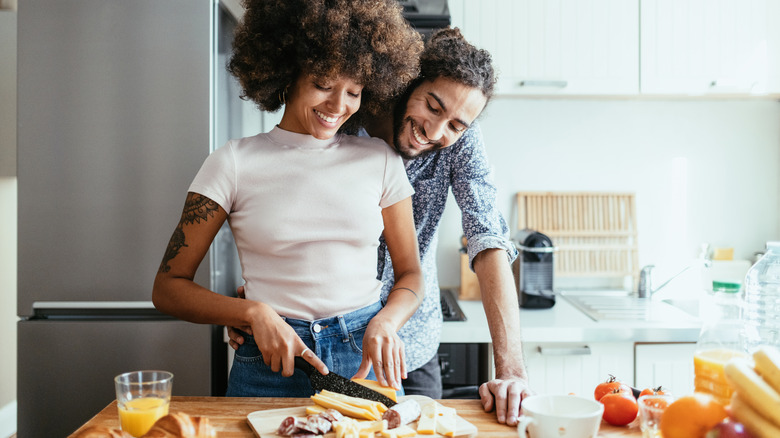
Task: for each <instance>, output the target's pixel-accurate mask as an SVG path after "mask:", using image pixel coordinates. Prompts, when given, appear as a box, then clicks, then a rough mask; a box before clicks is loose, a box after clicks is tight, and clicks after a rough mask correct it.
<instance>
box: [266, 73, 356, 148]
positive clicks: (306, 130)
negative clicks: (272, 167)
mask: <svg viewBox="0 0 780 438" xmlns="http://www.w3.org/2000/svg"><path fill="white" fill-rule="evenodd" d="M362 91H363V86H362V85H360V84H358V83H357V82H355V81H354V80H352V79H348V78H336V79H327V80H325V79H320V78H316V77H314V76H310V75H301V76H300V77H299V78H298V80H297V81H295V83H294V84H293V85H292V86H291V87H290V89H289V92H288V93H287V100H286V104H285V108H284V115H283V116H282V120H281V122H279V127H280V128H282V129H284V130H286V131H291V132H297V133H299V134H309V135H312V136H314V137H315V138H318V139H320V140H327V139H329V138H331V137H333V136H334V135H336V132H338V130H339V128H341V126H342V125H343V124H344V122H346V121H347V119H349V117H350V116H352V115H353V114H355V112H357V110H358V109H360V95H361V92H362Z"/></svg>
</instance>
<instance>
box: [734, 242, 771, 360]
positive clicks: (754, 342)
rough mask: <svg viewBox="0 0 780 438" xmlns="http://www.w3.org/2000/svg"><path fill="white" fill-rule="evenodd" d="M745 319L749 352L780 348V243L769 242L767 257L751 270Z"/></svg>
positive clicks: (742, 314) (746, 288)
mask: <svg viewBox="0 0 780 438" xmlns="http://www.w3.org/2000/svg"><path fill="white" fill-rule="evenodd" d="M741 319H742V322H743V324H744V331H743V336H744V340H743V341H744V344H745V346H746V347H747V350H748V352H751V353H752V352H753V351H755V349H756V348H758V346H760V345H772V346H775V347H777V348H780V242H767V244H766V253H765V254H764V256H763V257H761V258H760V259H759V260H758V261H757V262H756V263H755V264H754V265H753V267H751V268H750V270H748V273H747V275H746V276H745V297H744V303H743V305H742V312H741Z"/></svg>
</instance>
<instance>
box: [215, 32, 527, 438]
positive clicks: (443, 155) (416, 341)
mask: <svg viewBox="0 0 780 438" xmlns="http://www.w3.org/2000/svg"><path fill="white" fill-rule="evenodd" d="M420 65H421V74H420V77H419V78H418V79H416V80H415V81H414V82H413V83H412V84H411V85H410V87H409V89H408V90H407V92H406V93H405V95H404V96H402V98H401V99H400V100H399V102H398V104H397V105H396V107H395V113H394V114H393V116H392V117H389V116H388V117H384V118H376V119H374V120H373V123H368V124H367V126H366V131H367V133H368V134H369V135H371V136H374V137H380V138H383V139H385V141H387V142H388V144H390V145H392V146H393V147H394V148H395V149H396V151H397V152H398V153H399V154H400V155H401V156H402V157H403V158H404V159H405V160H406V172H407V176H408V177H409V180H410V181H411V183H412V185H413V186H414V189H415V194H414V195H413V197H412V203H413V208H414V216H415V226H416V228H417V237H418V241H419V244H420V257H421V261H422V267H423V273H424V274H425V289H426V293H425V299H424V301H423V303H422V304H421V306H420V308H419V309H418V310H417V312H416V313H415V314H414V316H412V318H411V319H410V320H409V321H408V322H407V323H406V325H404V327H403V328H402V329H401V331H400V332H399V336H400V337H401V339H402V340H403V342H404V345H405V359H406V368H407V369H408V370H413V371H409V372H408V378H407V379H406V380H405V381H404V383H403V385H404V390H405V391H406V393H407V394H424V395H428V396H430V397H432V398H441V372H440V368H439V363H438V357H437V351H438V346H439V339H440V333H441V326H442V316H441V310H440V307H439V306H440V297H439V285H438V276H437V270H436V247H437V243H438V239H437V231H438V227H439V224H440V222H441V217H442V214H443V212H444V207H445V203H446V201H447V196H448V191H449V190H450V189H452V193H453V195H454V197H455V200H456V201H457V203H458V206H459V207H460V209H461V213H462V215H463V231H464V234H465V236H466V238H467V240H468V253H469V260H470V263H471V266H472V267H473V269H474V272H475V273H476V274H477V279H478V280H479V286H480V290H481V294H482V302H483V307H484V309H485V314H486V315H487V320H488V325H489V329H490V335H491V338H492V341H493V353H494V358H495V364H496V370H495V371H496V373H495V379H493V380H491V381H489V382H486V383H484V384H482V385H481V386H480V388H479V395H480V398H481V401H482V405H483V407H484V409H485V410H486V411H490V410H493V409H495V410H496V418H497V420H498V421H499V422H500V423H506V424H509V425H515V424H517V417H518V415H519V408H520V403H521V401H522V398H523V397H525V396H527V395H530V390H529V387H528V377H527V374H526V370H525V365H524V362H523V355H522V346H521V338H520V312H519V305H518V300H517V290H516V288H515V285H514V279H513V276H512V271H511V267H510V263H511V261H512V260H514V258H515V257H516V256H517V250H516V249H515V248H514V245H513V244H512V243H511V242H510V241H509V240H508V239H507V237H506V236H507V235H508V231H509V230H508V227H507V225H506V222H505V221H504V219H503V217H502V216H501V213H500V211H499V210H498V208H497V206H496V188H495V185H494V184H493V181H492V172H491V170H490V166H489V165H488V162H487V156H486V153H485V148H484V143H483V140H482V134H481V131H480V129H479V126H478V124H477V123H476V122H475V120H476V119H477V117H478V116H479V115H480V114H481V113H482V110H483V109H484V108H485V106H486V105H487V102H488V101H489V99H490V98H491V97H492V94H493V87H494V84H495V75H494V72H493V68H492V65H491V58H490V54H489V53H488V52H486V51H484V50H478V49H477V48H475V47H474V46H472V45H471V44H469V43H468V42H467V41H466V40H465V39H464V38H463V36H462V35H461V34H460V31H459V30H458V29H445V30H440V31H438V32H437V33H435V34H434V35H432V36H431V38H430V40H429V41H428V43H427V44H426V48H425V50H424V52H423V55H422V57H421V60H420ZM378 273H379V274H378V275H380V276H381V278H382V281H383V283H384V289H383V294H382V296H383V299H384V298H385V297H387V293H388V292H389V291H390V290H391V289H392V286H393V284H392V283H393V280H392V279H393V272H392V264H391V263H390V258H389V255H388V254H387V251H386V246H385V245H384V244H383V243H382V245H380V249H379V262H378ZM230 337H231V345H233V346H234V347H235V346H237V342H239V341H243V340H242V339H241V338H240V337H239V336H238V335H237V334H235V332H232V331H231V332H230Z"/></svg>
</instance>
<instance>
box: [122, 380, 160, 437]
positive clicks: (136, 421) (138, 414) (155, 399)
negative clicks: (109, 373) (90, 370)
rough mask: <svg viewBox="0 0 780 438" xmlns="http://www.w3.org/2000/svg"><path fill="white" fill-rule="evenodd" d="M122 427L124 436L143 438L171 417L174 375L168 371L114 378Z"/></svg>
mask: <svg viewBox="0 0 780 438" xmlns="http://www.w3.org/2000/svg"><path fill="white" fill-rule="evenodd" d="M114 384H115V387H116V401H117V406H118V407H119V424H120V426H121V428H122V430H124V431H125V432H127V433H129V434H130V435H132V436H134V437H140V436H142V435H144V434H146V432H148V431H149V429H151V428H152V425H154V423H155V422H156V421H157V420H158V419H159V418H160V417H164V416H166V415H168V406H169V404H170V402H171V389H172V387H173V374H172V373H169V372H168V371H131V372H129V373H124V374H120V375H118V376H116V377H115V378H114Z"/></svg>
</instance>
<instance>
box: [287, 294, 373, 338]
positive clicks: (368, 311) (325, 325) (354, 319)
mask: <svg viewBox="0 0 780 438" xmlns="http://www.w3.org/2000/svg"><path fill="white" fill-rule="evenodd" d="M380 310H382V303H381V302H380V301H377V302H376V303H374V304H369V305H368V306H366V307H363V308H360V309H357V310H354V311H352V312H349V313H345V314H343V315H338V316H332V317H329V318H322V319H317V320H314V321H307V320H303V319H294V318H287V317H284V316H282V319H284V320H285V321H286V322H287V324H290V326H291V327H292V328H293V329H295V331H296V332H299V333H300V332H301V331H308V333H309V334H310V336H311V337H312V339H314V340H315V341H316V340H317V339H323V338H328V337H334V336H339V337H342V338H344V339H347V338H348V337H349V333H350V332H352V331H355V330H358V329H361V328H363V327H365V326H367V325H368V322H369V321H370V320H371V318H373V317H374V315H376V314H377V313H378V312H379V311H380Z"/></svg>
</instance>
